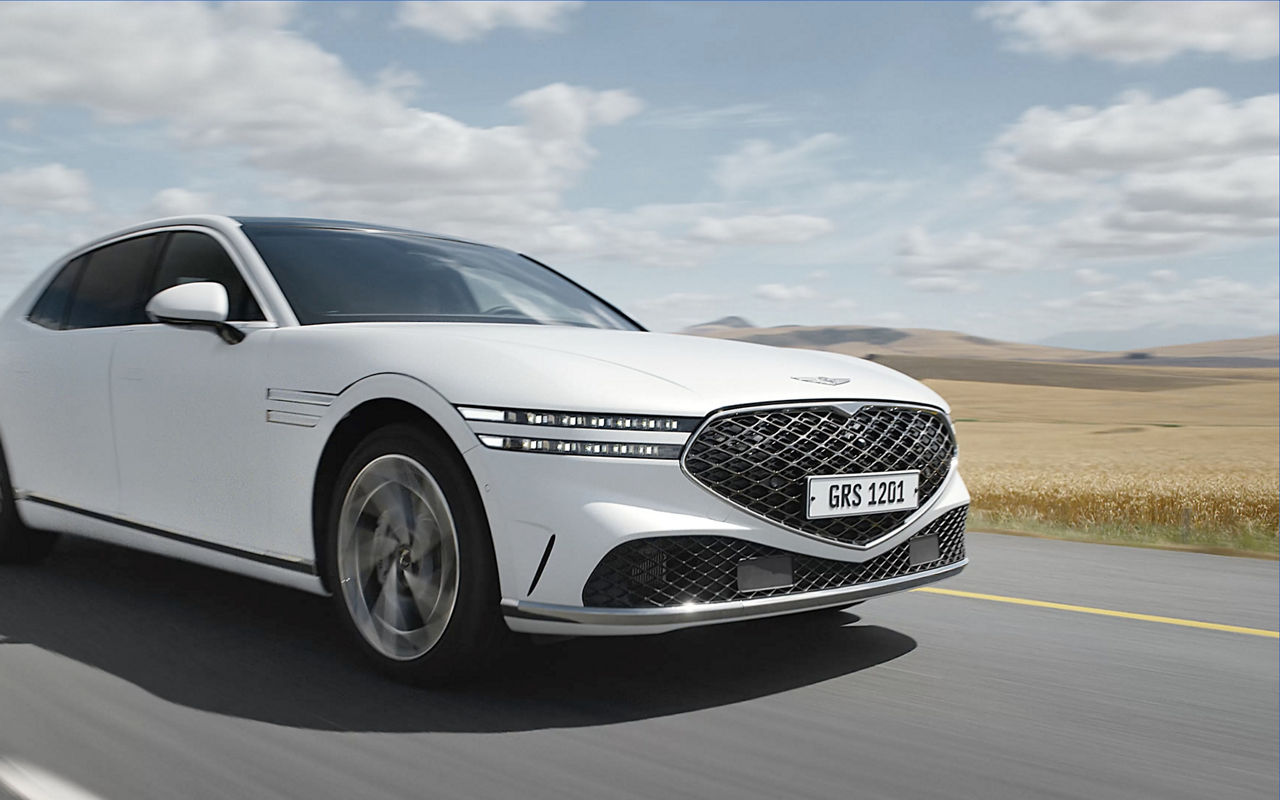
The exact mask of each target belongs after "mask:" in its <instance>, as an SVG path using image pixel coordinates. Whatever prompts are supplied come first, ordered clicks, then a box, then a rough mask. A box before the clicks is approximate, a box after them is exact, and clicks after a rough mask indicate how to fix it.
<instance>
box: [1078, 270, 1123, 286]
mask: <svg viewBox="0 0 1280 800" xmlns="http://www.w3.org/2000/svg"><path fill="white" fill-rule="evenodd" d="M1074 275H1075V279H1076V282H1077V283H1083V284H1084V285H1085V286H1101V285H1103V284H1104V283H1111V282H1112V281H1114V280H1115V279H1116V278H1115V276H1114V275H1111V274H1108V273H1106V272H1101V271H1099V270H1096V269H1093V268H1092V267H1081V268H1080V269H1078V270H1076V271H1075V273H1074Z"/></svg>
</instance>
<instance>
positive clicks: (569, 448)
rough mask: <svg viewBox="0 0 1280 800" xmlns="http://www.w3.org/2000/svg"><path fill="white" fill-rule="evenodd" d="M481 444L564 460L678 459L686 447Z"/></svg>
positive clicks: (503, 440)
mask: <svg viewBox="0 0 1280 800" xmlns="http://www.w3.org/2000/svg"><path fill="white" fill-rule="evenodd" d="M479 438H480V443H481V444H483V445H484V446H485V447H492V448H494V449H497V450H519V451H521V452H524V453H556V454H559V455H562V456H612V457H615V458H679V457H680V451H681V450H683V449H684V446H683V445H678V444H645V443H642V442H582V441H577V440H575V439H526V438H524V437H522V436H490V435H488V434H483V433H482V434H480V435H479Z"/></svg>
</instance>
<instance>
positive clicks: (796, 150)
mask: <svg viewBox="0 0 1280 800" xmlns="http://www.w3.org/2000/svg"><path fill="white" fill-rule="evenodd" d="M843 146H844V138H843V137H841V136H837V135H836V134H834V133H819V134H816V135H814V136H810V137H809V138H807V139H805V140H803V141H801V142H798V143H797V144H795V145H793V146H791V147H782V148H780V147H778V146H777V145H775V144H773V143H772V142H769V141H766V140H764V139H751V140H749V141H746V142H743V143H742V144H741V145H739V146H738V149H737V150H735V151H734V152H732V153H729V154H728V155H725V156H720V157H719V158H717V159H716V164H715V169H714V170H713V172H712V174H711V178H712V180H714V181H715V183H716V184H717V185H718V186H719V187H720V188H722V189H724V190H725V191H726V192H729V193H730V194H737V193H742V192H746V191H750V190H756V189H766V190H772V189H776V188H778V187H786V186H794V185H796V184H804V183H817V182H826V181H830V180H831V178H832V169H831V166H830V163H829V162H830V159H831V157H832V156H833V155H834V154H835V153H836V152H837V151H838V150H839V149H840V148H841V147H843Z"/></svg>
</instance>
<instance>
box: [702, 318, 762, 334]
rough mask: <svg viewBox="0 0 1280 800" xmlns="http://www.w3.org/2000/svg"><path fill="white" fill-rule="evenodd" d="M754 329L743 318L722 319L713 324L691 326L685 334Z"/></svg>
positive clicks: (714, 321) (712, 322)
mask: <svg viewBox="0 0 1280 800" xmlns="http://www.w3.org/2000/svg"><path fill="white" fill-rule="evenodd" d="M754 327H755V325H752V324H751V323H750V322H747V321H746V320H745V319H743V318H742V317H721V318H720V319H717V320H713V321H711V322H703V323H702V324H700V325H693V326H690V327H688V328H686V329H685V332H686V333H692V332H695V331H704V330H715V329H717V328H754Z"/></svg>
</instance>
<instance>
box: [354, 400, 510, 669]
mask: <svg viewBox="0 0 1280 800" xmlns="http://www.w3.org/2000/svg"><path fill="white" fill-rule="evenodd" d="M328 527H329V530H328V534H329V535H328V544H329V552H328V555H329V558H328V568H329V575H328V578H329V585H330V587H331V588H332V589H333V593H334V598H335V600H336V601H337V606H338V610H339V614H340V616H341V618H342V619H343V621H344V623H345V626H346V627H347V628H348V629H349V630H350V631H351V632H352V633H354V634H355V638H356V641H357V642H358V645H359V646H360V648H361V649H362V650H363V651H364V652H365V654H366V655H368V656H369V657H371V658H372V659H373V661H374V662H375V663H376V664H377V665H378V666H379V667H380V668H381V669H382V670H383V671H384V672H387V673H388V674H390V675H391V676H392V677H395V678H397V679H400V680H406V681H411V682H426V681H429V680H438V679H441V678H458V677H464V676H465V675H467V674H468V673H470V672H472V671H475V670H478V669H480V668H482V667H483V666H484V665H485V662H486V660H487V656H488V654H489V653H490V652H491V651H492V649H493V646H494V644H495V643H496V641H497V639H498V638H499V636H500V634H501V631H502V628H503V627H505V626H504V625H503V622H502V620H501V617H500V616H499V610H498V587H497V570H496V567H495V563H494V556H493V545H492V541H491V539H490V534H489V526H488V522H487V520H486V517H485V514H484V510H483V508H482V506H481V504H480V499H479V496H478V495H477V493H476V490H475V485H474V483H473V482H472V480H471V477H470V474H469V472H468V471H467V469H466V467H465V465H464V464H463V463H462V460H461V458H460V457H459V456H458V455H457V453H456V451H454V449H453V448H452V446H451V445H450V444H449V443H448V442H447V441H444V440H441V439H437V438H436V437H433V436H430V435H428V434H426V433H424V432H423V431H422V430H421V429H419V428H416V427H412V426H408V425H394V426H389V427H387V428H383V429H381V430H378V431H375V432H374V433H372V434H370V435H369V436H368V437H367V438H365V440H364V441H363V442H361V443H360V445H359V446H358V447H356V449H355V451H354V452H353V453H352V454H351V456H350V457H349V458H348V459H347V461H346V463H345V464H344V466H343V468H342V470H341V472H340V473H339V475H338V480H337V483H336V486H335V489H334V496H333V504H332V507H331V512H330V514H329V525H328Z"/></svg>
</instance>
